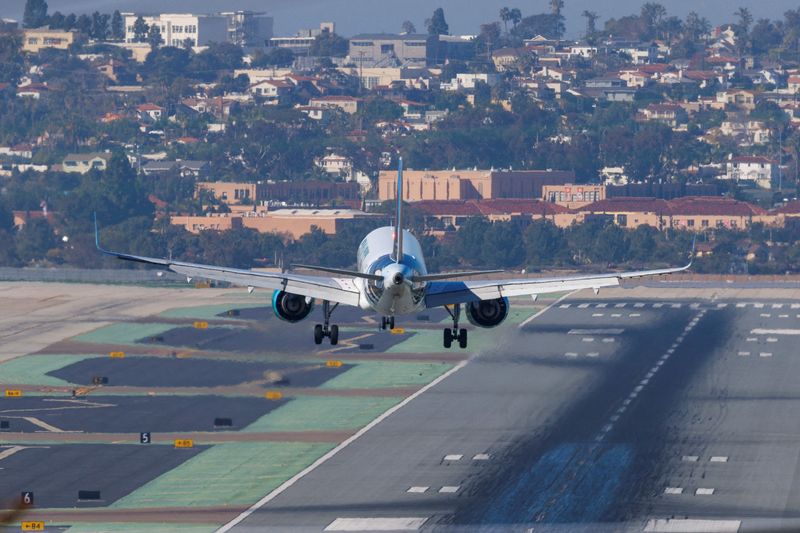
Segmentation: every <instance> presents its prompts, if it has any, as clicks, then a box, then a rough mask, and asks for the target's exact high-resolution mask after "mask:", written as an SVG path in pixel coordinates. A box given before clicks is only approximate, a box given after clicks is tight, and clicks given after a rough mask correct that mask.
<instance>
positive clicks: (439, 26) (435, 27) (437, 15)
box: [425, 7, 450, 35]
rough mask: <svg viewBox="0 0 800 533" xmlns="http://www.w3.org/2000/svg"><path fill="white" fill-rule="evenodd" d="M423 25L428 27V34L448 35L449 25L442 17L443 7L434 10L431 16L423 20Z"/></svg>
mask: <svg viewBox="0 0 800 533" xmlns="http://www.w3.org/2000/svg"><path fill="white" fill-rule="evenodd" d="M425 25H426V26H427V27H428V35H448V33H449V32H450V26H448V25H447V21H446V20H445V18H444V9H442V8H441V7H437V8H436V9H435V10H434V12H433V16H431V18H429V19H428V20H426V21H425Z"/></svg>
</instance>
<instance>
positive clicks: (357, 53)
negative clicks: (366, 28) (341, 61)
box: [349, 33, 436, 67]
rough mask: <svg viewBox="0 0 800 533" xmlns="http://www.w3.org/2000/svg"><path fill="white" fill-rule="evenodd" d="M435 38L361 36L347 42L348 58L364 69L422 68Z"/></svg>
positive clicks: (427, 36) (375, 34) (431, 51)
mask: <svg viewBox="0 0 800 533" xmlns="http://www.w3.org/2000/svg"><path fill="white" fill-rule="evenodd" d="M435 46H436V38H435V37H431V36H429V35H426V34H393V33H362V34H360V35H356V36H355V37H352V38H351V39H350V53H349V56H350V59H351V60H353V61H355V62H356V64H359V63H360V64H361V65H365V66H393V65H394V64H399V65H401V66H408V67H411V66H416V67H424V66H425V65H427V64H428V58H431V57H433V53H434V47H435Z"/></svg>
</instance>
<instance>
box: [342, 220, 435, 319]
mask: <svg viewBox="0 0 800 533" xmlns="http://www.w3.org/2000/svg"><path fill="white" fill-rule="evenodd" d="M394 235H395V228H394V227H392V226H384V227H381V228H378V229H376V230H374V231H371V232H370V233H369V234H368V235H367V236H366V237H364V240H363V241H361V244H360V245H359V247H358V271H359V272H362V273H365V274H375V275H378V276H382V277H383V281H371V280H366V279H358V280H357V281H356V283H357V284H358V285H359V289H360V290H361V299H360V300H361V307H362V308H363V309H373V310H374V311H375V312H376V313H379V314H381V315H384V316H395V315H404V314H409V313H414V312H416V311H419V310H420V309H422V308H424V307H425V289H426V284H425V283H424V282H423V283H414V282H412V281H411V278H412V277H413V276H418V275H425V274H427V273H428V271H427V269H426V267H425V259H424V257H423V256H422V247H421V246H420V245H419V241H417V239H416V238H415V237H414V236H413V235H412V234H411V233H410V232H408V231H406V230H403V257H402V258H401V260H400V261H399V262H398V261H397V260H396V258H395V257H394V255H395V254H394Z"/></svg>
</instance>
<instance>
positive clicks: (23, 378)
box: [0, 354, 107, 387]
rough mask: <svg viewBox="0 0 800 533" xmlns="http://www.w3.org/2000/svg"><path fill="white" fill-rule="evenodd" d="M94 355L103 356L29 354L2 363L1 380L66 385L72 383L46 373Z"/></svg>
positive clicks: (5, 381)
mask: <svg viewBox="0 0 800 533" xmlns="http://www.w3.org/2000/svg"><path fill="white" fill-rule="evenodd" d="M94 357H102V356H100V355H97V354H93V355H86V354H67V355H27V356H23V357H17V358H16V359H11V360H10V361H6V362H4V363H0V382H2V383H19V384H24V385H43V386H51V387H64V386H67V385H70V383H68V382H66V381H64V380H63V379H59V378H54V377H52V376H48V375H46V374H47V373H48V372H53V371H54V370H58V369H59V368H64V367H65V366H69V365H71V364H73V363H77V362H79V361H83V360H84V359H91V358H94ZM106 357H107V356H106Z"/></svg>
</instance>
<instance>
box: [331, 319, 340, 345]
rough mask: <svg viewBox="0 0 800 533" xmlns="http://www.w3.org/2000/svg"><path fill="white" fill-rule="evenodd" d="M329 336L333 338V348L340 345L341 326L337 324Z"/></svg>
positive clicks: (332, 327)
mask: <svg viewBox="0 0 800 533" xmlns="http://www.w3.org/2000/svg"><path fill="white" fill-rule="evenodd" d="M328 336H329V337H330V338H331V346H336V345H337V344H339V326H337V325H336V324H334V325H333V326H331V331H330V333H328Z"/></svg>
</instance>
